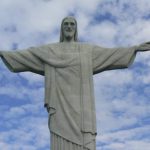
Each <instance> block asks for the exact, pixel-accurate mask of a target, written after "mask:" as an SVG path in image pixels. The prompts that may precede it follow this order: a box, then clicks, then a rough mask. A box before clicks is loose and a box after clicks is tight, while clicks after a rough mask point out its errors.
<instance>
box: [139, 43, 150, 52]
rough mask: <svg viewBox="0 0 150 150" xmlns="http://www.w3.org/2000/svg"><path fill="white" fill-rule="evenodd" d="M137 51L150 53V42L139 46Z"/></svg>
mask: <svg viewBox="0 0 150 150" xmlns="http://www.w3.org/2000/svg"><path fill="white" fill-rule="evenodd" d="M136 51H150V42H146V43H143V44H140V45H139V46H137V49H136Z"/></svg>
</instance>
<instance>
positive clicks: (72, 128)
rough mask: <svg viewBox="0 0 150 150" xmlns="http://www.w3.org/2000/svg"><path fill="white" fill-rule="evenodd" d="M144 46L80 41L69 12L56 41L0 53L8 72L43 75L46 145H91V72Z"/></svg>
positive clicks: (81, 149) (119, 63)
mask: <svg viewBox="0 0 150 150" xmlns="http://www.w3.org/2000/svg"><path fill="white" fill-rule="evenodd" d="M148 50H150V43H149V42H147V43H144V44H141V45H139V46H133V47H130V48H104V47H100V46H96V45H90V44H85V43H80V42H78V37H77V22H76V20H75V18H73V17H66V18H64V19H63V21H62V24H61V33H60V42H58V43H54V44H47V45H43V46H40V47H31V48H29V49H26V50H22V51H15V52H11V51H9V52H8V51H0V56H1V58H2V60H3V61H4V63H5V64H6V66H7V67H8V68H9V69H10V70H11V71H13V72H23V71H31V72H34V73H37V74H40V75H44V76H45V104H44V106H45V107H46V108H47V110H48V112H49V121H48V125H49V129H50V133H51V150H96V144H95V143H96V141H95V139H96V115H95V102H94V92H93V74H97V73H100V72H102V71H105V70H112V69H121V68H127V67H129V66H130V65H131V64H132V62H133V60H134V58H135V55H136V52H138V51H148ZM8 94H9V93H8ZM39 140H40V139H39Z"/></svg>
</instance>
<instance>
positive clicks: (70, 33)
mask: <svg viewBox="0 0 150 150" xmlns="http://www.w3.org/2000/svg"><path fill="white" fill-rule="evenodd" d="M62 29H63V35H64V39H65V40H66V41H71V40H73V41H74V35H75V32H76V22H75V20H74V19H73V18H66V19H65V20H64V22H63V24H62Z"/></svg>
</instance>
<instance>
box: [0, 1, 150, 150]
mask: <svg viewBox="0 0 150 150" xmlns="http://www.w3.org/2000/svg"><path fill="white" fill-rule="evenodd" d="M149 10H150V1H149V0H142V1H141V0H92V1H91V0H82V1H80V0H63V1H61V0H21V1H20V0H13V1H12V0H1V5H0V43H1V44H0V49H1V50H11V51H13V50H15V49H20V50H22V49H26V48H28V47H30V46H39V45H43V44H47V43H53V42H58V41H59V31H60V23H61V20H62V19H63V18H64V17H65V16H68V15H71V14H72V15H74V16H75V17H76V19H77V21H78V31H79V39H80V41H84V42H89V43H93V44H97V45H100V46H103V47H120V46H123V47H130V46H133V45H139V44H141V43H143V42H146V41H150V12H149ZM0 72H1V73H0V149H1V150H49V147H50V140H49V136H50V135H49V130H48V126H47V112H46V110H45V109H44V107H43V99H44V80H43V77H42V76H39V75H35V74H32V73H29V72H25V73H18V74H15V73H11V72H10V71H9V70H8V69H7V68H6V67H5V65H4V64H3V62H2V61H0ZM94 88H95V100H96V115H97V131H98V135H97V150H148V149H149V147H150V133H149V131H150V52H144V53H138V54H137V56H136V59H135V61H134V64H133V65H132V66H131V67H130V68H128V69H124V70H113V71H106V72H103V73H101V74H97V75H95V76H94Z"/></svg>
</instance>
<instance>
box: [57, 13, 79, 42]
mask: <svg viewBox="0 0 150 150" xmlns="http://www.w3.org/2000/svg"><path fill="white" fill-rule="evenodd" d="M70 18H71V19H73V20H74V21H75V24H76V29H75V34H74V41H75V42H77V41H78V31H77V21H76V19H75V18H74V17H72V16H68V17H65V18H64V19H63V20H62V22H61V31H60V42H63V41H64V34H63V23H64V21H65V20H66V19H70Z"/></svg>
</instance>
